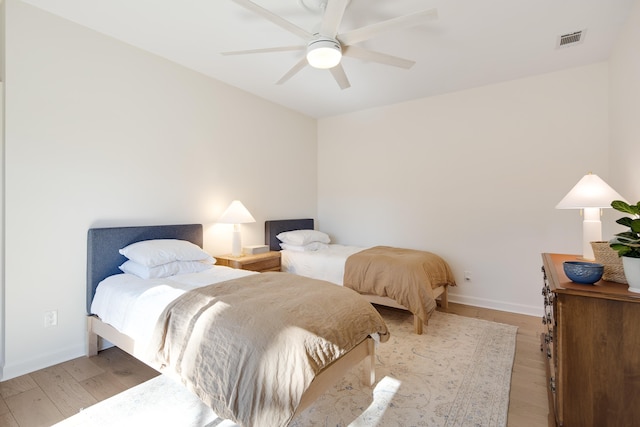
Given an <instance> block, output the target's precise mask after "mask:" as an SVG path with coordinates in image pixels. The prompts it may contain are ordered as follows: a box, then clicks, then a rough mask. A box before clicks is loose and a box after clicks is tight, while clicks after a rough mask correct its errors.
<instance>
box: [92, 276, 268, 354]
mask: <svg viewBox="0 0 640 427" xmlns="http://www.w3.org/2000/svg"><path fill="white" fill-rule="evenodd" d="M250 274H258V273H255V272H253V271H247V270H239V269H233V268H230V267H223V266H219V265H214V266H213V267H212V268H211V269H209V270H205V271H203V272H200V273H190V274H181V275H178V276H171V277H167V278H162V279H141V278H139V277H137V276H134V275H131V274H116V275H113V276H110V277H107V278H106V279H104V280H103V281H102V282H100V284H99V285H98V287H97V289H96V294H95V296H94V298H93V302H92V303H91V313H93V314H96V315H97V316H98V317H100V319H101V320H102V321H103V322H105V323H108V324H109V325H111V326H113V327H114V328H116V329H117V330H118V331H120V332H122V333H124V334H126V335H128V336H130V337H131V338H133V339H134V340H135V343H136V345H135V350H134V355H135V356H136V357H138V356H142V355H143V354H144V351H145V350H146V347H147V343H148V341H149V339H150V337H151V335H152V332H153V330H154V327H155V324H156V321H157V320H158V317H160V314H161V313H162V311H163V310H164V308H165V307H166V306H167V305H168V304H169V303H170V302H171V301H173V300H174V299H176V298H177V297H179V296H180V295H182V294H183V293H185V292H186V291H189V290H191V289H195V288H198V287H202V286H207V285H211V284H214V283H219V282H223V281H226V280H231V279H235V278H238V277H244V276H248V275H250Z"/></svg>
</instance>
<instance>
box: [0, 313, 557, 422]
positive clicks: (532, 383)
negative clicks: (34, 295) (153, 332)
mask: <svg viewBox="0 0 640 427" xmlns="http://www.w3.org/2000/svg"><path fill="white" fill-rule="evenodd" d="M448 312H450V313H455V314H459V315H462V316H467V317H474V318H479V319H486V320H492V321H495V322H500V323H507V324H511V325H515V326H517V327H518V335H517V338H516V357H515V361H514V365H513V374H512V378H511V394H510V400H509V418H508V426H509V427H520V426H527V427H547V425H548V424H547V423H548V421H547V417H548V401H547V391H546V379H545V369H544V359H543V355H542V352H541V351H540V338H539V337H540V333H541V331H542V323H541V321H540V318H538V317H532V316H524V315H519V314H513V313H506V312H501V311H496V310H487V309H482V308H477V307H469V306H464V305H459V304H453V303H450V304H449V310H448ZM427 333H428V329H427ZM156 375H158V373H157V372H156V371H154V370H153V369H151V368H149V367H148V366H146V365H145V364H143V363H142V362H139V361H138V360H136V359H134V358H133V357H131V356H129V355H128V354H126V353H124V352H123V351H121V350H120V349H118V348H110V349H108V350H104V351H101V352H100V353H99V354H98V356H95V357H91V358H86V357H81V358H78V359H74V360H70V361H68V362H65V363H61V364H59V365H55V366H52V367H49V368H46V369H42V370H40V371H36V372H32V373H30V374H28V375H23V376H21V377H18V378H14V379H11V380H8V381H4V382H0V427H41V426H51V425H52V424H55V423H57V422H58V421H61V420H63V419H65V418H67V417H70V416H72V415H73V414H75V413H77V412H78V411H79V410H80V409H81V408H86V407H88V406H90V405H92V404H94V403H96V402H99V401H101V400H104V399H106V398H108V397H111V396H113V395H115V394H117V393H120V392H122V391H124V390H126V389H128V388H130V387H133V386H135V385H137V384H140V383H142V382H144V381H147V380H149V379H151V378H153V377H155V376H156Z"/></svg>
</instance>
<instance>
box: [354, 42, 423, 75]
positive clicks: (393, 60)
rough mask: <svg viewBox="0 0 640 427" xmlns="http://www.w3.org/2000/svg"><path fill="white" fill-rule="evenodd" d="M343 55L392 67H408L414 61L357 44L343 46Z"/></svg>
mask: <svg viewBox="0 0 640 427" xmlns="http://www.w3.org/2000/svg"><path fill="white" fill-rule="evenodd" d="M342 53H343V55H345V56H349V57H351V58H357V59H361V60H363V61H373V62H379V63H380V64H385V65H391V66H393V67H399V68H404V69H407V70H408V69H409V68H411V67H413V66H414V65H415V63H416V62H415V61H411V60H409V59H404V58H400V57H397V56H393V55H388V54H386V53H381V52H376V51H373V50H369V49H363V48H361V47H357V46H345V47H344V48H343V50H342Z"/></svg>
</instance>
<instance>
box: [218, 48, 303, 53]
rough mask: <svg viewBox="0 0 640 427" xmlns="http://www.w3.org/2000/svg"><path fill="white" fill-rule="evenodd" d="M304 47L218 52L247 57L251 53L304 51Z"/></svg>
mask: <svg viewBox="0 0 640 427" xmlns="http://www.w3.org/2000/svg"><path fill="white" fill-rule="evenodd" d="M304 49H306V47H305V46H278V47H265V48H262V49H249V50H233V51H230V52H220V55H248V54H251V53H269V52H290V51H295V50H304Z"/></svg>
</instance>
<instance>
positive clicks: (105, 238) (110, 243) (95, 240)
mask: <svg viewBox="0 0 640 427" xmlns="http://www.w3.org/2000/svg"><path fill="white" fill-rule="evenodd" d="M151 239H180V240H187V241H189V242H192V243H195V244H196V245H198V246H200V247H202V224H181V225H150V226H142V227H111V228H91V229H89V232H88V234H87V313H88V314H91V302H92V301H93V296H94V295H95V293H96V288H97V287H98V283H100V281H102V280H103V279H105V278H107V277H109V276H112V275H114V274H119V273H122V271H120V269H119V268H118V266H120V265H121V264H122V263H123V262H124V261H125V260H126V258H125V257H124V256H122V255H120V253H119V252H118V251H119V250H120V249H122V248H124V247H125V246H127V245H130V244H131V243H135V242H139V241H142V240H151Z"/></svg>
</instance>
